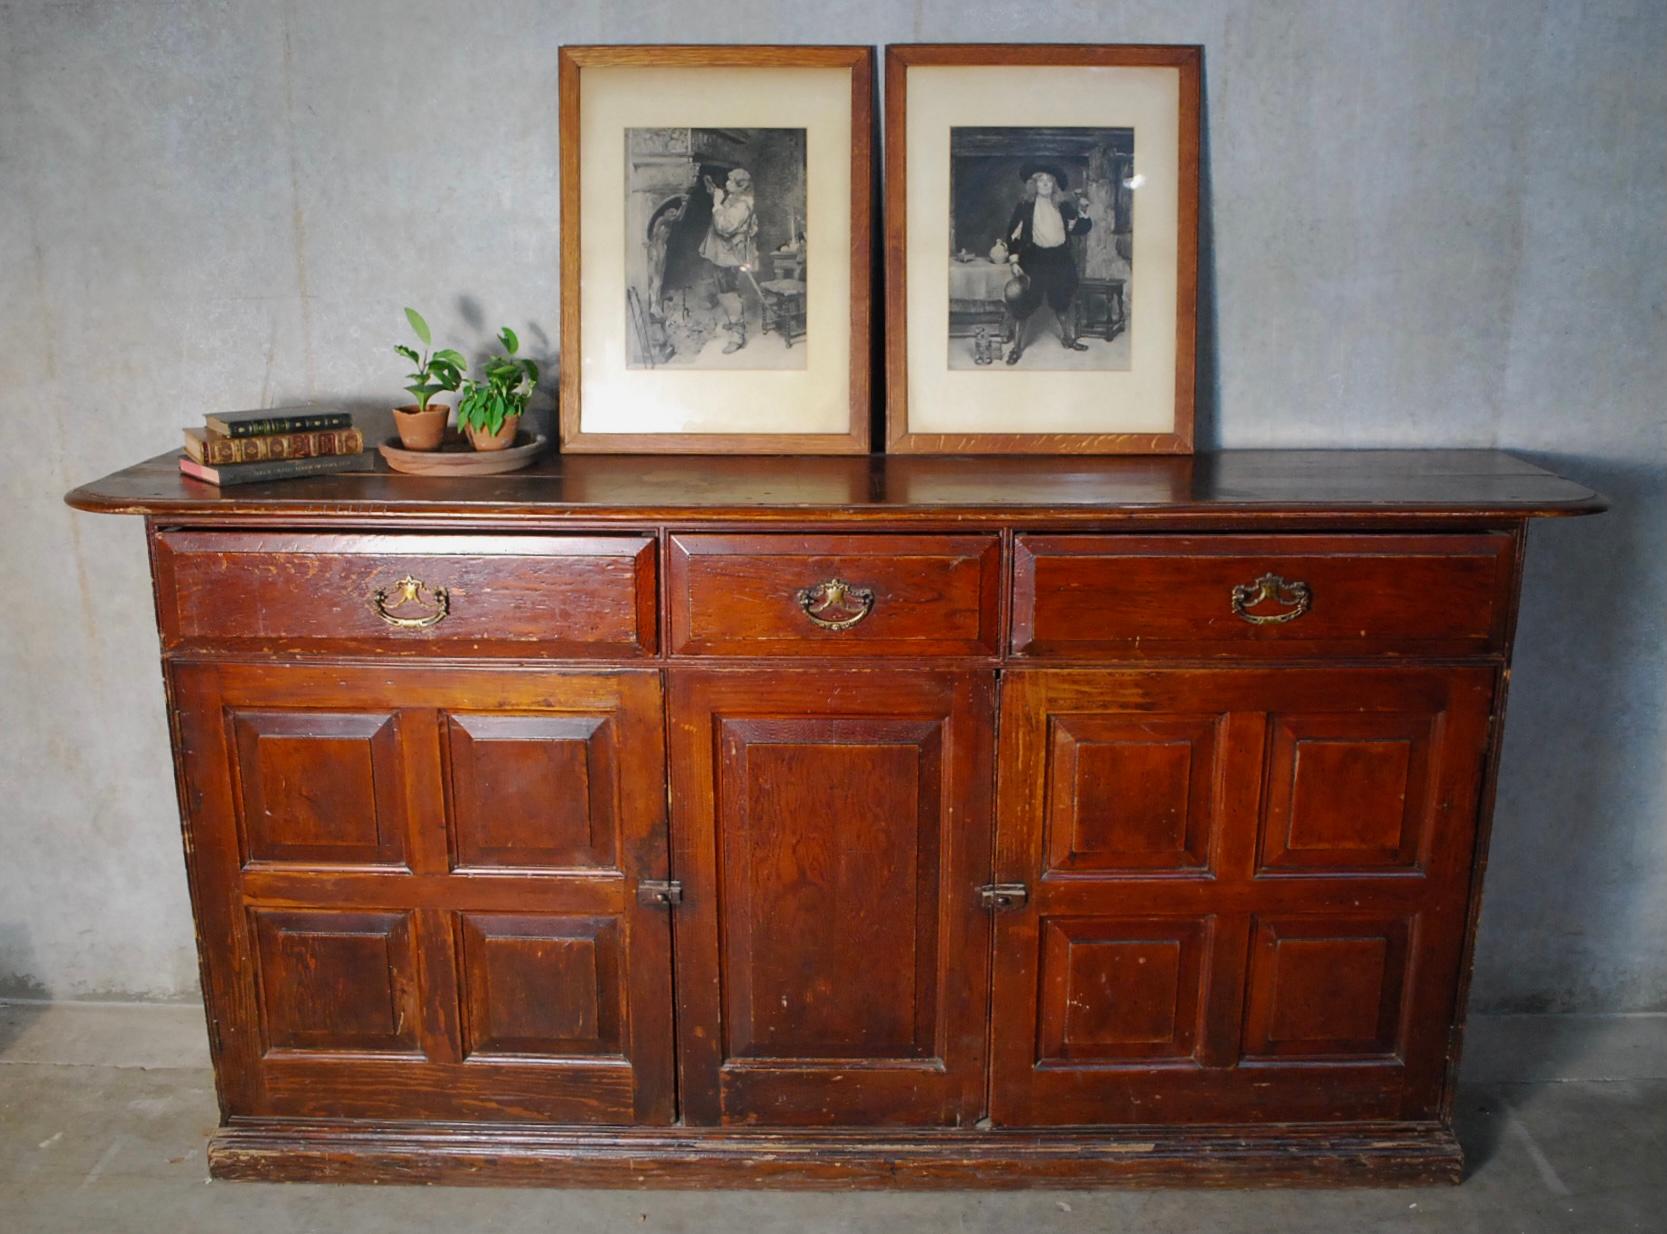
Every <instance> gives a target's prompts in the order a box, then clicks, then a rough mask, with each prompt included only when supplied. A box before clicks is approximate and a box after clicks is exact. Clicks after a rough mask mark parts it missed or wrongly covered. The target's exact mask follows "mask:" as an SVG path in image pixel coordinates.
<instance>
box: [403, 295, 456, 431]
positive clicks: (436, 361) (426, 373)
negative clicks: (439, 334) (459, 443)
mask: <svg viewBox="0 0 1667 1234" xmlns="http://www.w3.org/2000/svg"><path fill="white" fill-rule="evenodd" d="M405 319H406V320H407V321H409V322H410V323H411V329H412V330H413V331H415V332H416V335H417V339H418V341H419V342H421V343H422V345H423V351H422V352H420V353H419V352H418V351H417V349H416V348H415V347H407V346H405V344H403V343H396V344H395V345H394V350H395V351H397V352H398V353H399V354H400V355H402V356H404V357H405V358H406V359H407V360H409V361H410V362H411V363H412V364H414V365H416V366H417V367H416V369H415V371H414V372H411V373H408V374H406V375H407V376H408V377H410V378H411V384H410V385H408V386H406V387H405V389H406V390H407V391H408V392H409V393H411V394H413V395H415V396H416V399H417V401H416V402H415V403H408V404H406V405H405V406H404V407H395V408H394V426H395V427H396V428H398V429H399V441H400V444H401V445H403V446H404V447H405V448H406V449H407V450H438V449H439V448H440V443H441V442H442V441H444V440H445V436H446V419H447V417H448V416H450V415H451V408H450V407H447V406H446V405H445V404H444V403H436V402H434V401H433V398H434V396H435V395H436V394H441V393H447V392H450V391H453V390H456V389H457V388H458V387H459V386H461V385H462V384H463V370H464V368H465V367H467V365H468V363H469V362H468V361H467V360H465V359H464V358H463V356H462V354H461V353H460V352H456V351H453V350H452V349H451V348H449V347H443V348H441V349H440V350H439V351H436V352H434V353H433V354H432V355H430V354H429V352H428V350H427V349H428V348H429V347H432V346H433V345H434V336H433V335H432V334H431V333H430V332H429V329H428V323H427V322H426V321H424V320H423V315H422V314H421V313H419V312H417V310H416V309H414V308H408V309H406V310H405Z"/></svg>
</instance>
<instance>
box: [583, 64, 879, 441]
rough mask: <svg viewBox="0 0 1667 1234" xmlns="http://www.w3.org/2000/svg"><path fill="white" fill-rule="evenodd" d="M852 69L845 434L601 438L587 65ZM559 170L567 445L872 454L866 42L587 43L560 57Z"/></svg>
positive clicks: (870, 112)
mask: <svg viewBox="0 0 1667 1234" xmlns="http://www.w3.org/2000/svg"><path fill="white" fill-rule="evenodd" d="M620 67H681V68H712V69H734V68H847V69H849V70H850V73H851V312H850V357H849V368H850V404H851V405H850V417H849V423H848V427H847V429H846V431H844V432H840V433H598V432H586V431H585V430H584V429H582V428H581V427H580V413H581V409H582V402H581V396H580V380H579V377H580V373H579V356H580V354H581V353H580V339H581V333H582V323H581V321H580V298H579V278H580V243H579V238H580V229H579V224H580V218H579V215H580V162H581V159H580V150H579V131H580V125H579V100H580V83H579V78H580V75H581V73H582V72H583V70H585V69H587V68H620ZM557 80H558V94H559V110H560V137H561V151H560V168H561V219H562V224H561V351H562V364H561V372H560V384H559V394H560V409H559V432H560V437H561V449H562V451H563V452H565V453H570V454H580V453H591V454H703V453H705V454H866V453H867V452H868V449H869V424H870V420H871V413H872V391H871V386H870V375H871V371H872V368H873V354H872V340H871V334H870V329H871V325H870V322H871V317H872V314H871V311H870V309H871V304H870V301H871V295H872V291H871V286H870V274H871V268H872V257H871V254H872V251H873V243H874V235H873V229H874V221H873V197H874V155H873V136H872V134H873V126H874V80H875V54H874V49H873V48H872V47H863V46H806V47H790V46H762V45H756V46H652V45H584V46H566V47H562V48H561V49H560V50H559V52H558V54H557Z"/></svg>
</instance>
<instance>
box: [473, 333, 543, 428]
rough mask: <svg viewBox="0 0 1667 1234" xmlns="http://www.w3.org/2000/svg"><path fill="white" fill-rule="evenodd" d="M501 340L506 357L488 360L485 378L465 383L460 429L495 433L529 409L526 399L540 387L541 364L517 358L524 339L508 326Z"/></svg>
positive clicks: (484, 363)
mask: <svg viewBox="0 0 1667 1234" xmlns="http://www.w3.org/2000/svg"><path fill="white" fill-rule="evenodd" d="M498 340H499V341H500V342H501V343H503V345H504V354H503V355H501V356H491V357H489V358H488V359H487V360H485V361H484V362H483V363H482V364H481V372H482V376H481V377H478V378H476V377H471V378H470V379H469V380H468V381H466V382H464V383H463V395H462V397H461V398H459V399H458V400H457V424H458V427H459V428H474V429H478V430H481V431H484V432H488V433H496V432H497V431H498V430H499V429H501V428H502V427H503V426H504V421H505V420H507V419H509V417H511V416H518V415H521V414H522V413H523V412H525V411H526V410H527V400H528V399H530V398H532V394H533V390H534V388H535V387H537V385H538V365H536V364H534V363H533V362H532V361H531V360H527V359H524V358H520V357H517V356H516V354H515V353H516V352H518V351H520V350H521V340H520V339H518V338H516V337H515V331H513V330H511V329H510V328H509V327H508V326H505V327H504V328H503V330H502V331H501V332H500V333H499V335H498Z"/></svg>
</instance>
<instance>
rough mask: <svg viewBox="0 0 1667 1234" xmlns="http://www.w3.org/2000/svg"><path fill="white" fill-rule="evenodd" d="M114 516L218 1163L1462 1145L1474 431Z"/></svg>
mask: <svg viewBox="0 0 1667 1234" xmlns="http://www.w3.org/2000/svg"><path fill="white" fill-rule="evenodd" d="M69 500H70V501H71V503H72V504H74V505H76V506H78V507H80V508H82V509H88V510H103V511H115V512H125V513H135V514H141V515H143V516H144V517H145V519H146V523H147V528H148V540H149V545H150V554H151V565H152V570H153V575H154V579H155V586H156V601H157V616H158V622H159V627H160V631H161V641H162V657H163V672H164V678H165V682H166V686H167V691H168V699H169V714H170V720H171V724H172V729H173V739H174V749H175V758H176V769H177V777H178V785H179V795H180V805H181V815H182V821H183V828H184V839H185V854H186V864H187V870H188V874H189V878H190V885H191V894H192V901H193V905H194V909H195V914H196V922H197V931H198V945H199V950H200V954H201V963H202V978H203V990H204V1000H205V1003H206V1006H207V1012H208V1024H209V1033H210V1039H211V1044H212V1047H213V1054H214V1063H215V1073H216V1083H217V1087H218V1092H219V1098H220V1104H221V1112H222V1116H223V1117H222V1125H221V1127H220V1129H219V1131H218V1132H217V1133H216V1135H215V1136H214V1138H213V1140H212V1142H211V1145H210V1155H209V1160H210V1168H211V1170H212V1172H213V1173H214V1174H215V1175H216V1176H219V1177H226V1178H267V1179H303V1178H305V1179H344V1180H360V1181H369V1180H380V1181H397V1180H404V1179H410V1180H432V1181H447V1182H473V1181H494V1182H502V1181H510V1182H554V1183H568V1184H583V1185H624V1186H639V1185H655V1184H659V1185H674V1186H675V1185H684V1186H688V1185H710V1184H731V1185H745V1186H758V1185H765V1186H793V1185H798V1186H857V1185H903V1186H969V1185H970V1186H1013V1185H1024V1184H1034V1183H1043V1182H1045V1183H1050V1184H1077V1185H1081V1184H1089V1183H1095V1182H1103V1181H1137V1182H1163V1181H1190V1182H1195V1183H1197V1182H1203V1183H1222V1182H1226V1183H1233V1182H1250V1181H1261V1182H1268V1181H1285V1182H1327V1183H1336V1182H1356V1181H1378V1182H1381V1181H1386V1180H1387V1181H1429V1180H1440V1179H1456V1178H1457V1177H1458V1176H1459V1174H1460V1170H1461V1167H1462V1157H1461V1154H1460V1151H1459V1148H1458V1144H1457V1141H1456V1139H1455V1138H1454V1136H1453V1132H1452V1128H1451V1113H1452V1105H1453V1082H1454V1073H1455V1068H1456V1065H1457V1060H1458V1053H1459V1045H1460V1037H1461V1027H1462V1024H1463V1018H1464V1017H1463V1012H1464V1001H1465V988H1466V980H1467V975H1468V971H1469V966H1470V952H1471V945H1472V940H1473V938H1474V934H1475V923H1476V915H1477V912H1478V906H1479V902H1480V900H1479V897H1480V891H1481V872H1482V868H1483V865H1484V863H1485V855H1486V848H1487V833H1488V822H1489V811H1490V805H1491V799H1492V795H1493V776H1494V764H1495V756H1496V752H1497V749H1498V743H1499V725H1500V718H1501V715H1502V709H1503V706H1504V688H1505V682H1506V679H1507V674H1506V670H1507V666H1508V663H1509V654H1510V645H1511V636H1512V627H1513V620H1514V615H1515V610H1516V601H1517V589H1518V586H1519V580H1520V578H1521V563H1522V557H1523V550H1524V542H1525V528H1526V524H1527V521H1528V520H1529V519H1530V518H1532V517H1536V516H1546V515H1559V514H1577V513H1583V512H1590V511H1594V510H1598V509H1601V508H1602V507H1601V502H1600V500H1599V499H1598V498H1596V497H1595V496H1594V495H1593V494H1591V493H1589V492H1587V491H1586V490H1584V489H1581V488H1579V487H1578V486H1576V485H1574V484H1570V483H1568V482H1565V481H1562V480H1559V479H1558V478H1556V477H1554V476H1551V475H1549V474H1547V473H1545V472H1543V471H1540V470H1539V469H1537V468H1534V467H1532V466H1530V465H1528V464H1526V463H1522V462H1520V461H1517V460H1515V459H1512V458H1510V457H1508V456H1505V455H1500V454H1494V453H1487V452H1433V451H1432V452H1416V453H1412V452H1399V453H1393V452H1379V453H1369V452H1329V453H1326V452H1263V453H1253V452H1243V453H1223V454H1216V455H1201V456H1198V457H1197V458H1192V459H1175V458H1168V459H1087V458H1072V459H1022V458H1007V459H979V460H972V459H952V458H892V459H886V458H873V459H841V458H828V459H820V458H819V459H736V458H728V459H725V458H687V459H653V460H645V459H633V458H622V457H607V456H588V457H578V458H566V459H561V460H550V461H547V462H545V463H543V464H541V465H540V466H538V467H537V468H535V469H533V470H531V471H528V472H523V473H519V474H516V475H510V476H504V477H496V478H491V479H482V480H478V481H475V482H473V483H458V482H444V481H437V480H431V479H424V478H414V477H404V476H397V475H392V474H387V473H365V474H360V475H341V476H332V477H319V478H316V479H312V480H308V481H299V482H292V483H290V484H285V485H274V486H249V487H246V488H238V489H234V490H228V491H227V492H225V493H221V492H219V491H217V490H215V489H212V488H208V487H206V486H201V485H198V484H196V483H194V482H192V481H189V480H184V479H181V478H180V477H179V475H178V473H177V471H176V469H175V467H174V465H173V459H172V457H171V456H167V457H163V458H161V459H157V460H152V461H151V462H149V463H145V464H141V465H139V466H136V467H133V468H130V469H128V470H127V471H124V472H119V473H117V474H115V475H113V476H109V477H106V478H105V479H104V480H101V481H99V482H97V483H95V484H92V485H89V486H87V487H85V488H82V489H79V490H77V491H76V492H75V493H73V494H71V495H70V499H69Z"/></svg>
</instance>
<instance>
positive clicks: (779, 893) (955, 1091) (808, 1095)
mask: <svg viewBox="0 0 1667 1234" xmlns="http://www.w3.org/2000/svg"><path fill="white" fill-rule="evenodd" d="M993 687H994V680H993V674H990V673H988V672H968V673H947V672H906V673H905V672H873V671H863V670H844V671H832V670H824V671H814V670H794V671H790V672H774V673H770V672H757V671H747V672H716V671H714V672H702V671H695V670H674V671H673V672H672V674H671V694H672V705H671V715H672V766H673V768H674V778H673V785H672V787H673V793H672V802H673V815H672V829H673V842H674V847H675V852H676V861H675V866H676V869H677V870H678V877H679V878H680V879H681V880H683V883H684V896H685V900H684V905H683V907H682V908H681V909H679V911H678V915H677V940H678V972H679V981H678V997H679V1006H680V1020H681V1022H682V1023H684V1024H686V1025H690V1026H691V1030H690V1031H689V1032H687V1033H685V1034H683V1035H681V1036H680V1038H679V1052H680V1056H681V1076H682V1083H681V1085H680V1098H681V1103H682V1108H683V1115H684V1119H685V1121H686V1122H688V1123H691V1124H717V1123H731V1124H746V1123H759V1124H766V1123H767V1124H775V1125H788V1126H791V1125H796V1124H797V1125H826V1124H830V1123H840V1122H854V1123H860V1124H874V1125H882V1124H889V1125H898V1124H938V1123H949V1124H956V1123H970V1122H971V1121H972V1120H974V1119H975V1118H977V1116H978V1111H979V1107H980V1105H981V1101H982V1087H983V1081H982V1070H983V1038H984V1019H985V1011H986V994H985V980H986V970H985V968H984V965H983V962H982V959H981V957H982V956H984V955H986V954H987V948H988V929H989V918H988V915H987V914H986V913H984V912H982V911H981V910H980V909H979V907H978V904H977V900H976V895H975V891H976V887H977V885H978V884H979V883H980V882H982V881H984V879H985V878H986V877H987V872H988V869H989V858H988V851H989V850H988V843H989V827H990V814H989V809H990V800H989V784H990V780H991V764H990V756H991V753H992V744H993V743H992V737H991V728H990V725H991V720H992V715H991V711H992V697H993V693H994V690H993Z"/></svg>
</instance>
